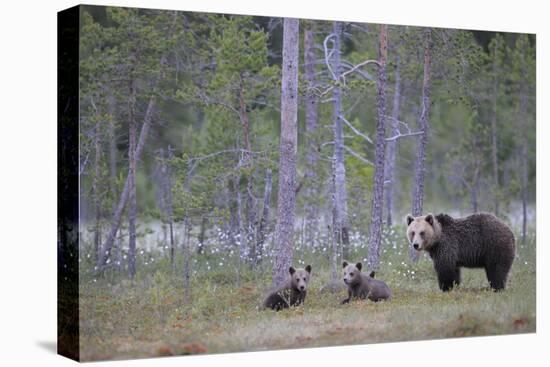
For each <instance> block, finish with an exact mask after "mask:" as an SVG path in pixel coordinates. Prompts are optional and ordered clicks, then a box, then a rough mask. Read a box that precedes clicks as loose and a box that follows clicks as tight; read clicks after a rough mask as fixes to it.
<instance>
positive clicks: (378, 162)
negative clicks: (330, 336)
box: [368, 25, 388, 270]
mask: <svg viewBox="0 0 550 367" xmlns="http://www.w3.org/2000/svg"><path fill="white" fill-rule="evenodd" d="M387 60H388V26H387V25H380V47H379V60H378V61H379V63H380V65H379V67H378V81H377V90H378V99H377V110H378V119H377V121H376V145H375V148H374V149H375V150H374V186H373V193H372V204H371V211H372V212H371V213H372V214H371V225H370V232H369V241H368V244H369V247H368V260H369V268H370V269H372V270H378V268H379V267H380V242H381V240H382V216H383V213H384V163H385V162H384V161H385V157H384V155H385V153H386V81H387V73H386V64H387Z"/></svg>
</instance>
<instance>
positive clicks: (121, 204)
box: [97, 96, 155, 270]
mask: <svg viewBox="0 0 550 367" xmlns="http://www.w3.org/2000/svg"><path fill="white" fill-rule="evenodd" d="M154 109H155V97H154V96H152V97H151V98H150V99H149V104H148V105H147V110H146V112H145V117H144V119H143V127H142V128H141V132H140V134H139V141H138V144H137V147H136V151H135V154H134V156H135V159H136V161H137V160H139V157H140V156H141V153H142V151H143V148H144V146H145V141H146V140H147V136H148V135H149V130H150V129H151V124H152V120H153V111H154ZM129 194H130V172H128V177H127V178H126V183H125V184H124V189H123V190H122V193H121V195H120V200H119V201H118V205H117V206H116V209H115V212H114V214H113V223H112V224H111V228H110V230H109V235H108V236H107V239H106V240H105V243H104V244H103V247H102V248H101V256H100V257H99V260H98V262H97V268H98V270H101V269H103V266H104V265H105V262H106V261H107V258H108V257H109V254H110V252H111V249H112V247H113V242H114V241H115V237H116V233H117V232H118V228H119V227H120V222H121V220H122V214H123V213H124V208H125V207H126V203H127V202H128V198H129Z"/></svg>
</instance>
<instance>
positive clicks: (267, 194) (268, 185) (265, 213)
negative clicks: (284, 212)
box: [254, 168, 273, 266]
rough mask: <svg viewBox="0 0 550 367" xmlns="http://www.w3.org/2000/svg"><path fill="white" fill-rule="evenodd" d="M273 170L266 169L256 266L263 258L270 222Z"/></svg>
mask: <svg viewBox="0 0 550 367" xmlns="http://www.w3.org/2000/svg"><path fill="white" fill-rule="evenodd" d="M272 181H273V179H272V172H271V169H270V168H268V169H266V171H265V188H264V200H263V204H264V206H263V210H262V217H261V219H260V224H259V225H258V234H257V236H256V238H257V239H258V242H257V245H256V257H255V264H254V266H256V265H258V264H260V263H261V262H262V259H263V254H264V244H265V238H266V231H267V225H268V223H269V210H270V207H271V189H272Z"/></svg>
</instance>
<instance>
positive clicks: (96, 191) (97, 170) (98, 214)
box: [92, 121, 101, 261]
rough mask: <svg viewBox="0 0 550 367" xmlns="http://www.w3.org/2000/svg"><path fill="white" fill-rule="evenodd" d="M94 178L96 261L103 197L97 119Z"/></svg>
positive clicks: (99, 124)
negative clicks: (101, 195) (101, 194)
mask: <svg viewBox="0 0 550 367" xmlns="http://www.w3.org/2000/svg"><path fill="white" fill-rule="evenodd" d="M94 150H95V158H94V179H93V180H92V195H93V200H94V212H95V213H94V214H95V225H94V257H95V261H97V259H99V256H100V255H99V252H100V248H101V224H100V221H101V198H100V188H99V186H100V184H99V182H100V176H101V123H100V122H99V121H96V126H95V132H94Z"/></svg>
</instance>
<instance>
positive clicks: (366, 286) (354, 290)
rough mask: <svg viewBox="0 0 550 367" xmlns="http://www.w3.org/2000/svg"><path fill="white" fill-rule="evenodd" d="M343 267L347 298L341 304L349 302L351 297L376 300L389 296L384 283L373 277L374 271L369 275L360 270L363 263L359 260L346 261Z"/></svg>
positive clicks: (387, 288) (389, 291) (389, 293)
mask: <svg viewBox="0 0 550 367" xmlns="http://www.w3.org/2000/svg"><path fill="white" fill-rule="evenodd" d="M342 265H343V267H344V283H346V285H347V286H348V298H346V299H345V300H343V301H342V304H344V303H349V301H350V300H351V299H352V298H359V299H365V298H368V299H370V300H371V301H374V302H378V301H381V300H387V299H390V298H391V290H390V288H389V287H388V285H387V284H386V283H384V282H383V281H381V280H377V279H374V272H371V273H370V275H367V274H365V273H362V272H361V269H362V268H363V264H361V263H360V262H359V263H357V264H355V265H353V264H348V263H347V262H346V261H344V263H343V264H342Z"/></svg>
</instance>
